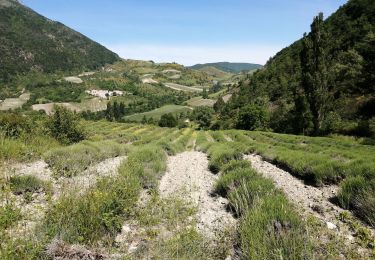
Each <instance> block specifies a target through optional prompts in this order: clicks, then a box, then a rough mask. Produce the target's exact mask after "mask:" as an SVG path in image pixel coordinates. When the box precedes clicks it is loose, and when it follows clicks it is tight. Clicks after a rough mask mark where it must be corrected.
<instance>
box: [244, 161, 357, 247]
mask: <svg viewBox="0 0 375 260" xmlns="http://www.w3.org/2000/svg"><path fill="white" fill-rule="evenodd" d="M245 159H247V160H249V161H250V162H251V165H252V167H253V168H254V169H255V170H256V171H257V172H259V173H260V174H262V175H263V176H265V177H267V178H270V179H272V180H273V181H274V183H275V185H276V187H278V188H280V189H282V190H283V191H284V193H285V194H286V196H287V197H288V198H289V200H290V201H291V202H293V203H294V204H295V205H297V206H298V207H297V208H298V209H300V210H301V211H302V214H304V215H306V213H309V214H313V215H314V216H316V217H317V218H318V219H320V220H322V221H324V222H325V223H326V225H327V228H328V229H332V230H335V231H336V232H337V233H338V234H339V235H341V236H343V237H344V238H346V239H347V240H348V242H351V241H353V240H354V236H355V234H354V233H353V231H352V230H351V229H350V227H349V225H348V224H347V223H345V222H342V221H340V220H339V215H340V213H341V212H344V211H346V210H344V209H342V208H340V207H338V206H337V205H335V204H333V203H332V202H330V199H331V198H333V197H335V195H336V192H337V186H326V187H321V188H317V187H313V186H308V185H305V184H304V183H303V182H302V181H301V180H299V179H298V178H296V177H294V176H292V175H291V174H290V173H288V172H286V171H284V170H282V169H280V168H278V167H276V166H275V165H273V164H271V163H268V162H266V161H264V160H263V159H262V157H261V156H259V155H254V154H252V155H245ZM346 212H347V213H348V214H351V213H350V212H349V211H346Z"/></svg>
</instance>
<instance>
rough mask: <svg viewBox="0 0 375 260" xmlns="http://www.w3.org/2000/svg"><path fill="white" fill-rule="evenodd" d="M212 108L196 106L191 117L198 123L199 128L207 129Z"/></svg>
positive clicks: (210, 121) (210, 120) (211, 116)
mask: <svg viewBox="0 0 375 260" xmlns="http://www.w3.org/2000/svg"><path fill="white" fill-rule="evenodd" d="M213 112H214V110H213V109H212V108H210V107H196V108H195V109H194V111H193V113H192V115H191V119H192V120H193V121H195V122H197V123H198V125H199V127H200V128H201V129H208V128H209V127H210V125H211V123H212V118H213Z"/></svg>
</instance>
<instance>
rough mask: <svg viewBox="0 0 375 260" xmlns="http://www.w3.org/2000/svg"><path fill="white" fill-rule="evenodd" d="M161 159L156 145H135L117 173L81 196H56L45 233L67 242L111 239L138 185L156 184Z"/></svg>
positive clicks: (134, 198)
mask: <svg viewBox="0 0 375 260" xmlns="http://www.w3.org/2000/svg"><path fill="white" fill-rule="evenodd" d="M165 161H166V157H165V154H164V151H163V150H162V149H160V148H159V147H157V146H153V145H150V146H144V147H140V148H135V149H134V150H132V151H131V152H130V154H129V157H128V160H126V161H125V162H124V163H123V164H122V165H121V166H120V168H119V174H118V176H117V177H114V178H109V179H102V180H101V181H99V183H98V184H97V185H96V186H95V187H92V188H90V189H89V191H87V192H86V193H85V194H83V195H81V196H78V197H77V195H76V194H69V195H66V196H64V197H62V198H60V199H59V200H58V201H57V202H56V203H55V204H54V205H53V206H52V207H51V208H50V210H49V211H48V212H47V214H46V217H45V220H44V224H43V226H44V229H45V232H46V234H47V235H48V237H50V238H53V237H55V236H59V237H61V238H62V239H63V240H65V241H67V242H69V243H82V242H84V243H86V244H93V243H95V242H96V241H98V240H103V239H104V238H106V239H107V240H108V243H111V241H112V242H113V239H114V237H115V235H116V234H117V233H118V232H119V231H120V230H121V226H122V223H123V221H124V220H125V219H126V218H128V217H129V216H131V215H133V214H135V212H134V210H135V208H134V206H135V203H136V202H137V200H138V194H139V192H140V190H141V188H142V187H153V186H154V185H156V182H157V178H158V176H159V175H160V174H161V173H162V172H163V171H164V170H165V169H166V162H165Z"/></svg>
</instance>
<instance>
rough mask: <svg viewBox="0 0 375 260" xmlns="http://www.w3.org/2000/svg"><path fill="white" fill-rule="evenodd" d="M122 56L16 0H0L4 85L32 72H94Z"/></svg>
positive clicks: (0, 68) (0, 61) (0, 76)
mask: <svg viewBox="0 0 375 260" xmlns="http://www.w3.org/2000/svg"><path fill="white" fill-rule="evenodd" d="M118 59H119V58H118V56H117V55H116V54H115V53H113V52H111V51H109V50H108V49H106V48H105V47H103V46H101V45H100V44H98V43H96V42H94V41H92V40H90V39H89V38H87V37H85V36H84V35H82V34H80V33H78V32H76V31H74V30H72V29H70V28H68V27H66V26H64V25H63V24H61V23H59V22H54V21H51V20H49V19H47V18H45V17H43V16H41V15H39V14H37V13H36V12H34V11H33V10H31V9H29V8H27V7H25V6H23V5H22V4H20V3H19V2H18V1H16V0H1V1H0V82H8V81H10V80H11V79H12V77H14V76H15V75H17V74H25V73H27V72H30V71H41V72H47V73H50V72H55V71H72V70H75V69H76V70H82V69H94V68H98V67H100V66H103V65H104V64H106V63H112V62H114V61H116V60H118Z"/></svg>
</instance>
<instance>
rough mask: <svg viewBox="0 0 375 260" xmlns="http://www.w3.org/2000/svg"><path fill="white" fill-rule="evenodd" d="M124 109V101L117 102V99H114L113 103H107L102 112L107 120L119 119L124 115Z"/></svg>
mask: <svg viewBox="0 0 375 260" xmlns="http://www.w3.org/2000/svg"><path fill="white" fill-rule="evenodd" d="M125 111H126V110H125V105H124V103H123V102H121V103H117V101H115V102H113V103H108V105H107V109H106V110H105V112H104V114H105V117H106V118H107V120H108V121H113V120H116V121H119V120H121V119H122V118H123V117H124V116H125Z"/></svg>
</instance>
